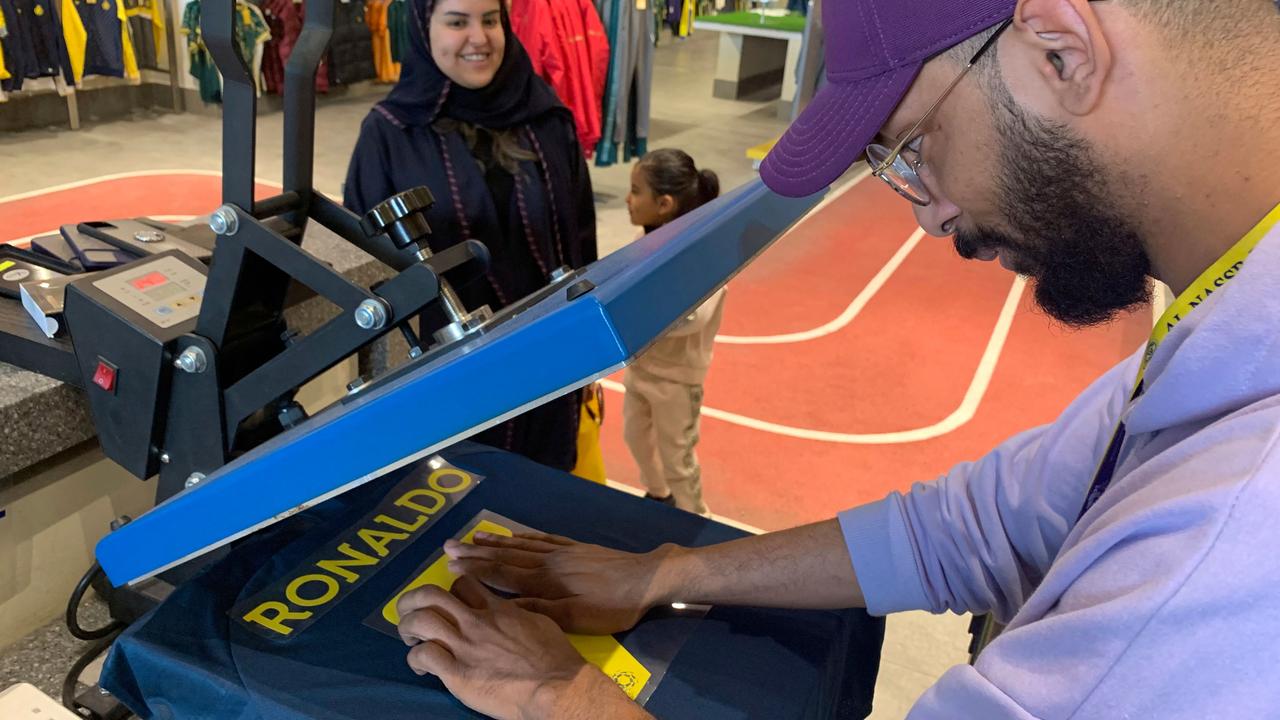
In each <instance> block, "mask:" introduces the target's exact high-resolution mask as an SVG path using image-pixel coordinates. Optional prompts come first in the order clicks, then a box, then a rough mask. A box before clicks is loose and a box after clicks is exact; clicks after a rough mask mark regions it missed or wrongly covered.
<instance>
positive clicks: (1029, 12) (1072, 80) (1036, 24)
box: [1014, 0, 1112, 115]
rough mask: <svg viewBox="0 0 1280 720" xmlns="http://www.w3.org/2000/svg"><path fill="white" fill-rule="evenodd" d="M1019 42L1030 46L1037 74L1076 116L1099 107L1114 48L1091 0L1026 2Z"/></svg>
mask: <svg viewBox="0 0 1280 720" xmlns="http://www.w3.org/2000/svg"><path fill="white" fill-rule="evenodd" d="M1014 28H1015V29H1016V30H1018V31H1019V32H1017V33H1016V34H1017V37H1018V42H1022V43H1026V44H1028V45H1029V46H1030V49H1031V52H1030V53H1029V55H1030V56H1031V57H1033V58H1034V62H1035V63H1036V73H1037V75H1038V76H1039V77H1040V79H1041V80H1042V81H1043V82H1044V83H1045V86H1046V87H1047V88H1048V89H1049V91H1050V92H1051V93H1052V94H1053V96H1054V97H1056V98H1057V100H1058V103H1059V104H1060V105H1061V106H1062V109H1063V110H1064V111H1066V112H1068V113H1070V114H1072V115H1087V114H1088V113H1090V112H1092V111H1093V109H1094V108H1095V107H1096V106H1097V104H1098V101H1099V99H1100V98H1101V97H1102V89H1103V87H1104V85H1105V84H1106V80H1107V77H1108V76H1109V75H1110V73H1111V71H1112V58H1111V46H1110V45H1109V44H1108V43H1107V39H1106V37H1105V36H1104V35H1103V33H1102V27H1101V24H1100V23H1099V20H1098V16H1097V14H1096V13H1095V12H1094V7H1093V6H1092V5H1091V4H1090V3H1089V0H1021V1H1020V2H1019V3H1018V8H1017V10H1016V11H1015V13H1014Z"/></svg>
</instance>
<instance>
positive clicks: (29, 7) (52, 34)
mask: <svg viewBox="0 0 1280 720" xmlns="http://www.w3.org/2000/svg"><path fill="white" fill-rule="evenodd" d="M5 20H6V23H7V25H8V27H9V36H10V40H12V41H13V42H12V43H7V44H9V45H11V46H12V49H14V50H16V52H15V53H14V55H15V56H17V57H15V60H16V62H15V63H14V67H13V68H12V69H10V71H9V72H10V74H11V75H13V76H14V79H18V78H20V77H27V78H40V77H52V76H54V75H57V74H58V72H59V70H60V69H61V66H62V63H61V62H60V61H59V59H60V58H59V55H60V52H59V49H60V47H61V46H60V44H59V42H58V25H57V20H56V19H55V18H54V17H53V13H52V12H50V11H49V7H48V6H47V5H45V4H44V3H43V2H41V1H40V0H12V3H11V4H9V5H8V6H7V7H6V8H5ZM19 85H20V83H19ZM14 89H17V88H14Z"/></svg>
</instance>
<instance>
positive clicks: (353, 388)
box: [347, 377, 364, 395]
mask: <svg viewBox="0 0 1280 720" xmlns="http://www.w3.org/2000/svg"><path fill="white" fill-rule="evenodd" d="M362 387H364V378H362V377H358V378H356V379H355V380H352V381H351V382H349V383H347V394H348V395H355V394H356V393H358V392H360V388H362Z"/></svg>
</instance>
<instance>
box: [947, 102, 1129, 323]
mask: <svg viewBox="0 0 1280 720" xmlns="http://www.w3.org/2000/svg"><path fill="white" fill-rule="evenodd" d="M993 84H994V85H997V86H999V87H998V89H995V90H994V92H993V93H992V94H993V95H996V97H995V98H993V99H994V100H996V101H997V102H995V103H994V104H995V105H996V112H995V115H996V122H995V124H996V130H997V132H998V133H999V135H1000V138H1001V140H1002V142H1001V146H1000V148H1001V151H1000V162H999V170H998V171H997V172H998V180H997V186H996V191H997V193H998V198H999V207H1000V211H1001V214H1002V215H1003V217H1004V218H1005V220H1006V222H1007V224H1008V227H1009V228H1010V232H1003V231H1001V230H997V229H994V228H982V227H979V228H977V229H976V230H973V231H960V232H957V233H956V237H955V245H956V251H957V252H959V253H960V255H961V256H962V257H965V258H972V257H974V255H975V253H976V252H977V251H978V250H979V249H981V248H998V249H1002V250H1003V249H1011V250H1013V253H1012V257H1013V258H1014V262H1015V263H1016V268H1015V269H1016V270H1017V271H1018V272H1019V273H1021V274H1024V275H1027V276H1028V277H1030V278H1031V279H1032V280H1033V282H1034V286H1035V298H1036V303H1037V304H1038V305H1039V306H1040V307H1041V308H1042V309H1043V310H1044V311H1045V312H1046V313H1048V314H1049V315H1050V316H1052V317H1054V318H1056V319H1058V320H1060V321H1061V322H1063V323H1066V324H1068V325H1073V326H1077V327H1085V326H1090V325H1097V324H1100V323H1104V322H1107V321H1108V320H1111V319H1113V318H1114V317H1116V315H1118V314H1120V313H1122V312H1124V311H1127V310H1132V309H1134V308H1135V307H1137V306H1138V305H1141V304H1142V303H1144V302H1146V301H1147V300H1148V299H1149V298H1150V294H1151V283H1150V280H1149V279H1148V276H1149V275H1150V274H1151V260H1150V258H1149V257H1148V255H1147V252H1146V249H1145V246H1144V243H1143V241H1142V237H1141V235H1140V233H1139V232H1138V230H1137V228H1136V227H1134V225H1133V223H1131V222H1130V221H1129V220H1127V219H1126V218H1125V217H1124V215H1123V213H1121V212H1120V210H1119V209H1118V208H1116V207H1115V203H1114V202H1112V201H1111V200H1110V199H1109V198H1108V197H1107V196H1106V194H1105V192H1104V190H1103V188H1105V187H1106V185H1107V183H1106V180H1105V178H1106V175H1105V174H1104V172H1103V168H1102V167H1101V166H1100V164H1099V163H1097V162H1096V161H1095V160H1094V158H1093V152H1092V150H1091V148H1090V147H1089V146H1088V144H1087V143H1086V142H1085V141H1084V140H1083V139H1081V138H1078V137H1076V136H1075V135H1074V134H1072V133H1071V132H1070V131H1069V130H1067V129H1065V128H1062V127H1060V126H1056V125H1052V124H1049V123H1046V122H1044V121H1043V120H1041V119H1039V118H1036V117H1033V116H1031V115H1028V114H1026V113H1024V112H1023V111H1022V109H1021V108H1019V107H1018V106H1017V103H1016V102H1015V101H1014V100H1013V97H1012V96H1011V95H1009V92H1008V90H1007V89H1005V88H1004V86H1003V83H1002V82H1000V81H999V80H996V81H995V82H994V83H993Z"/></svg>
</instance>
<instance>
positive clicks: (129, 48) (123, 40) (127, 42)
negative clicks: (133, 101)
mask: <svg viewBox="0 0 1280 720" xmlns="http://www.w3.org/2000/svg"><path fill="white" fill-rule="evenodd" d="M116 18H117V19H118V20H120V47H121V49H122V50H123V51H124V76H125V77H126V78H128V79H129V80H131V81H133V82H135V83H141V82H142V72H140V71H139V70H138V54H137V53H136V52H134V50H133V36H132V35H130V34H129V16H128V15H127V14H126V13H125V10H124V3H123V2H121V1H120V0H116Z"/></svg>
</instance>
